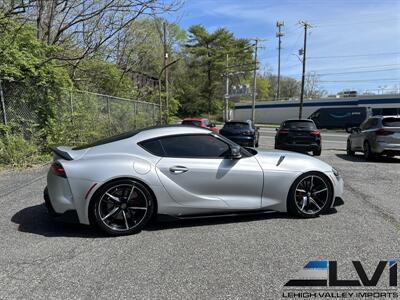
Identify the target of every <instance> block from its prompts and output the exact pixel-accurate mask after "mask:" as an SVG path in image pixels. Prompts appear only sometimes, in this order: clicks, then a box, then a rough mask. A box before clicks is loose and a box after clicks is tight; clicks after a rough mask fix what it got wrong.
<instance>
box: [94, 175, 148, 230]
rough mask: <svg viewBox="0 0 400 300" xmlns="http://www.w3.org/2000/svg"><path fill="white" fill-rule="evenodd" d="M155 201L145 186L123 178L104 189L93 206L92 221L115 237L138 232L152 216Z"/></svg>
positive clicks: (100, 191)
mask: <svg viewBox="0 0 400 300" xmlns="http://www.w3.org/2000/svg"><path fill="white" fill-rule="evenodd" d="M154 206H155V199H154V197H153V195H152V193H151V192H150V191H149V189H148V188H147V187H146V186H145V185H143V184H142V183H140V182H138V181H135V180H130V179H120V180H116V181H113V182H110V183H108V184H105V185H104V186H102V187H101V188H100V189H99V190H98V191H97V192H96V193H95V195H94V199H93V202H92V203H91V206H90V214H91V219H92V220H94V222H95V224H96V225H97V226H98V227H99V228H100V229H101V230H102V231H104V232H105V233H107V234H109V235H113V236H121V235H129V234H134V233H138V232H140V231H141V230H142V228H143V227H144V226H145V225H146V224H147V223H148V221H149V220H150V218H151V217H152V215H153V211H154Z"/></svg>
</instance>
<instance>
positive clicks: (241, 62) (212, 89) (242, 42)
mask: <svg viewBox="0 0 400 300" xmlns="http://www.w3.org/2000/svg"><path fill="white" fill-rule="evenodd" d="M185 54H186V63H187V66H188V69H187V73H188V74H187V77H186V78H185V80H183V82H181V86H180V87H181V88H182V91H184V92H185V94H183V93H181V95H180V96H181V98H180V100H181V108H182V109H181V113H182V114H194V113H196V114H198V113H201V112H207V113H208V115H210V114H212V113H214V112H216V111H217V110H220V108H221V102H222V96H223V94H224V91H223V84H222V82H223V75H224V73H227V72H230V71H231V70H226V55H229V64H230V65H234V66H239V67H236V69H234V70H235V71H241V70H243V71H244V73H245V75H246V74H248V73H249V70H248V69H249V65H250V64H251V59H252V47H251V44H250V42H249V40H246V39H237V38H235V36H234V35H233V33H232V32H230V31H228V30H227V29H225V28H219V29H217V30H215V31H214V32H211V33H210V32H208V31H207V30H206V29H205V28H204V27H203V26H201V25H194V26H192V27H190V28H189V30H188V41H187V45H186V52H185Z"/></svg>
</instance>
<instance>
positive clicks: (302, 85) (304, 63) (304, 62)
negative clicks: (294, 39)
mask: <svg viewBox="0 0 400 300" xmlns="http://www.w3.org/2000/svg"><path fill="white" fill-rule="evenodd" d="M300 25H301V26H303V27H304V46H303V49H302V50H301V54H302V55H303V71H302V73H301V92H300V107H299V119H301V118H302V117H303V101H304V82H305V76H306V58H307V29H308V27H311V25H310V24H308V23H307V22H306V21H301V22H300Z"/></svg>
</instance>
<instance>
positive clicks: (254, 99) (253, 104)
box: [251, 38, 258, 124]
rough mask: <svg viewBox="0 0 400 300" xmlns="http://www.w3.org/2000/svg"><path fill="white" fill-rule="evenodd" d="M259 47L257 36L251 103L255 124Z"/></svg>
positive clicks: (252, 118) (252, 117) (252, 119)
mask: <svg viewBox="0 0 400 300" xmlns="http://www.w3.org/2000/svg"><path fill="white" fill-rule="evenodd" d="M257 49H258V39H257V38H256V39H255V44H254V70H253V103H252V105H251V121H252V122H253V124H255V119H256V90H257Z"/></svg>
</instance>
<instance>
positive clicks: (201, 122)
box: [181, 118, 219, 133]
mask: <svg viewBox="0 0 400 300" xmlns="http://www.w3.org/2000/svg"><path fill="white" fill-rule="evenodd" d="M181 124H182V125H193V126H197V127H201V128H205V129H208V130H211V131H212V132H215V133H219V129H218V128H217V126H215V124H214V123H211V122H210V120H208V119H205V118H185V119H183V121H182V123H181Z"/></svg>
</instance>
